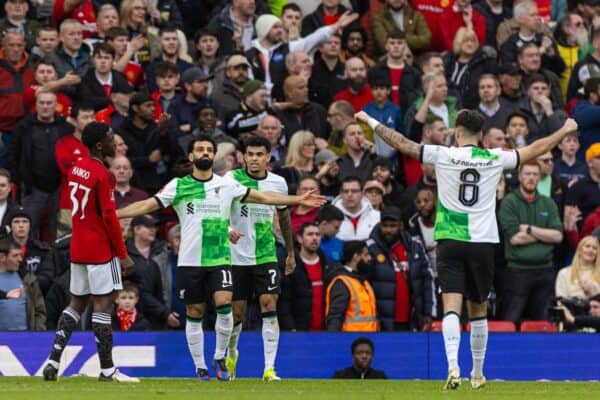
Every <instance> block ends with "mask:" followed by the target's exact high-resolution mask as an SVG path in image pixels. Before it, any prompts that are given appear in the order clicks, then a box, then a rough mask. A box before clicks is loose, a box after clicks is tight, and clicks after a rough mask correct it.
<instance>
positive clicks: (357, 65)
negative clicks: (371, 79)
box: [345, 57, 367, 83]
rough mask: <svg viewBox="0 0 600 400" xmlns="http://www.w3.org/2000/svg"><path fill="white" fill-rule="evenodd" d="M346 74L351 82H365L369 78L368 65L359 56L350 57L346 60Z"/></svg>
mask: <svg viewBox="0 0 600 400" xmlns="http://www.w3.org/2000/svg"><path fill="white" fill-rule="evenodd" d="M345 74H346V78H347V79H348V80H349V81H350V83H353V82H356V83H364V82H365V81H366V79H367V66H366V65H365V62H364V61H363V60H361V59H360V58H358V57H352V58H349V59H348V60H347V61H346V69H345Z"/></svg>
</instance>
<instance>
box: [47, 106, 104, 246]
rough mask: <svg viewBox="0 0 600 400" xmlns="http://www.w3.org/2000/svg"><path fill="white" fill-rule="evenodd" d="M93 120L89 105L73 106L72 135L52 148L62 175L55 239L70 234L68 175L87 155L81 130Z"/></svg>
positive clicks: (92, 110)
mask: <svg viewBox="0 0 600 400" xmlns="http://www.w3.org/2000/svg"><path fill="white" fill-rule="evenodd" d="M93 120H94V107H93V106H92V105H91V104H90V103H80V104H79V105H77V106H75V107H74V108H73V112H72V113H71V118H70V119H69V122H71V123H72V124H73V125H74V126H75V130H74V131H73V134H72V135H67V136H64V137H62V138H60V139H59V140H58V141H57V142H56V146H55V148H54V153H55V156H56V163H57V164H58V169H59V170H60V173H61V175H62V178H61V182H60V187H59V193H60V194H59V199H58V217H57V220H58V222H57V228H56V236H57V237H62V236H64V235H66V234H67V233H69V232H71V199H70V191H71V189H72V188H70V187H69V182H68V174H69V170H70V169H71V167H72V166H73V164H75V162H76V161H77V160H79V159H80V158H81V157H85V156H87V155H89V150H88V148H87V147H86V146H85V145H84V144H83V143H82V142H81V135H82V134H83V129H84V128H85V127H86V126H87V124H89V123H90V122H92V121H93Z"/></svg>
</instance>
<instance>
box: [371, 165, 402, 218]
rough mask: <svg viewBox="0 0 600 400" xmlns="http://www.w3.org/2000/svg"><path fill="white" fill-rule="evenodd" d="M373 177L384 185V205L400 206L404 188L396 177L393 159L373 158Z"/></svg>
mask: <svg viewBox="0 0 600 400" xmlns="http://www.w3.org/2000/svg"><path fill="white" fill-rule="evenodd" d="M371 178H372V179H375V180H377V181H378V182H379V183H381V184H382V185H383V188H384V192H383V205H384V207H385V206H396V207H400V205H401V204H400V201H401V197H402V192H403V191H404V188H403V187H402V186H401V185H400V184H399V183H398V182H397V181H396V180H395V179H394V170H393V167H392V162H391V160H389V159H387V158H385V157H377V158H376V159H375V160H373V172H372V173H371Z"/></svg>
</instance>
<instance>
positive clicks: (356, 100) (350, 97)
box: [333, 85, 373, 112]
mask: <svg viewBox="0 0 600 400" xmlns="http://www.w3.org/2000/svg"><path fill="white" fill-rule="evenodd" d="M333 100H335V101H339V100H346V101H347V102H349V103H350V104H352V107H353V108H354V111H355V112H359V111H360V110H362V108H363V107H364V106H366V105H367V104H369V103H370V102H372V101H373V93H372V92H371V86H369V85H365V87H364V88H363V90H362V91H361V92H360V93H352V92H351V91H350V88H349V87H347V88H346V89H344V90H342V91H341V92H339V93H338V94H336V95H335V97H334V98H333Z"/></svg>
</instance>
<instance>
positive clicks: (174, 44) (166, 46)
mask: <svg viewBox="0 0 600 400" xmlns="http://www.w3.org/2000/svg"><path fill="white" fill-rule="evenodd" d="M158 43H159V46H160V54H159V55H158V56H157V57H156V58H154V59H153V60H152V61H151V62H150V63H148V65H147V66H146V68H145V69H144V71H145V73H146V83H147V85H148V90H149V91H150V92H151V93H152V92H155V91H156V90H158V85H157V84H156V67H157V66H158V65H159V64H160V63H162V62H164V61H168V62H171V63H173V64H175V65H177V69H178V70H179V73H180V74H184V73H185V71H186V70H187V69H188V68H191V67H192V66H193V65H192V64H190V63H189V62H187V61H186V60H184V59H182V58H181V57H180V55H179V53H180V52H179V49H180V47H181V43H180V42H179V36H178V35H177V29H176V28H174V27H164V28H161V29H160V32H159V34H158Z"/></svg>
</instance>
